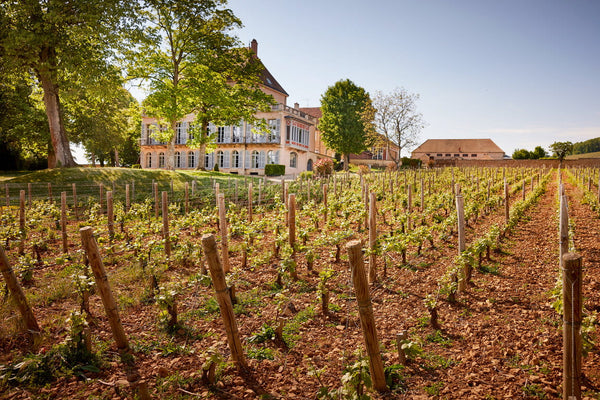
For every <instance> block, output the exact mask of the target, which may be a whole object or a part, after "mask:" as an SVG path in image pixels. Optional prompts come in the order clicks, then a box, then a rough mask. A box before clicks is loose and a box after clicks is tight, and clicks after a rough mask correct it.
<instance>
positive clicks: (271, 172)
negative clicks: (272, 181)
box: [265, 164, 285, 176]
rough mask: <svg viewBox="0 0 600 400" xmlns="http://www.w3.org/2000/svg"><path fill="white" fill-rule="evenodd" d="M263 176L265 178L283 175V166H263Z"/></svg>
mask: <svg viewBox="0 0 600 400" xmlns="http://www.w3.org/2000/svg"><path fill="white" fill-rule="evenodd" d="M265 175H267V176H281V175H285V165H282V164H267V165H265Z"/></svg>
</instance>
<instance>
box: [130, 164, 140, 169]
mask: <svg viewBox="0 0 600 400" xmlns="http://www.w3.org/2000/svg"><path fill="white" fill-rule="evenodd" d="M131 168H132V169H141V168H142V166H141V165H140V164H133V165H132V166H131Z"/></svg>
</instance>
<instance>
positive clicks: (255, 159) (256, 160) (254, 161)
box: [250, 150, 259, 168]
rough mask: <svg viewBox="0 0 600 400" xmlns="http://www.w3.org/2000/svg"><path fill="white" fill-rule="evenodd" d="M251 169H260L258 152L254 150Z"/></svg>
mask: <svg viewBox="0 0 600 400" xmlns="http://www.w3.org/2000/svg"><path fill="white" fill-rule="evenodd" d="M250 160H251V161H250V168H259V166H258V163H259V157H258V151H256V150H254V151H253V152H252V158H251V159H250Z"/></svg>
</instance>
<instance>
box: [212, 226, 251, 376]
mask: <svg viewBox="0 0 600 400" xmlns="http://www.w3.org/2000/svg"><path fill="white" fill-rule="evenodd" d="M202 249H203V250H204V254H205V257H206V261H207V262H208V268H209V271H210V276H211V278H212V283H213V286H214V288H215V296H216V298H217V302H218V303H219V309H220V310H221V318H223V323H224V324H225V332H226V333H227V343H228V344H229V349H230V350H231V357H232V358H233V362H234V364H236V366H237V367H238V368H245V367H246V366H247V365H246V359H245V357H244V351H243V348H242V342H241V340H240V334H239V332H238V328H237V323H236V321H235V315H234V313H233V305H232V304H231V297H230V296H229V293H228V290H227V284H226V283H225V272H224V271H223V268H222V267H221V261H220V260H219V255H218V254H217V243H216V241H215V237H214V235H212V234H206V235H204V236H202Z"/></svg>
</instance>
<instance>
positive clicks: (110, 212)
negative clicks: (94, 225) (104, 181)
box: [106, 190, 115, 243]
mask: <svg viewBox="0 0 600 400" xmlns="http://www.w3.org/2000/svg"><path fill="white" fill-rule="evenodd" d="M106 223H107V225H108V238H109V239H110V242H111V243H112V240H113V239H114V237H115V214H114V208H113V191H112V190H109V191H108V192H106Z"/></svg>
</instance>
